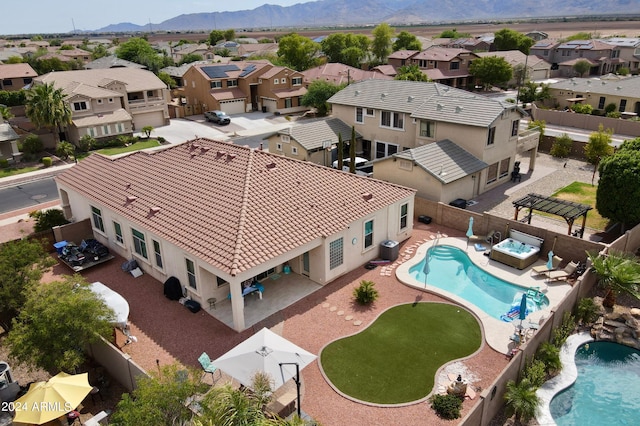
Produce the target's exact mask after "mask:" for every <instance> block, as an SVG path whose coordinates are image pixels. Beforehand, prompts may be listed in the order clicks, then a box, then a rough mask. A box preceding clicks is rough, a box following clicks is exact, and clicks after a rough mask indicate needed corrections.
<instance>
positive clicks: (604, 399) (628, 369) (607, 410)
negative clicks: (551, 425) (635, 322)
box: [550, 342, 640, 426]
mask: <svg viewBox="0 0 640 426" xmlns="http://www.w3.org/2000/svg"><path fill="white" fill-rule="evenodd" d="M575 361H576V367H577V369H578V378H577V379H576V381H575V383H574V384H573V385H572V386H570V387H568V388H567V389H565V390H564V391H562V392H560V393H559V394H557V395H556V396H555V397H554V398H553V399H552V400H551V405H550V409H551V415H552V416H553V419H554V420H555V421H556V423H557V424H558V425H559V426H568V425H581V426H585V425H594V426H595V425H598V426H599V425H637V424H638V416H639V414H638V413H640V397H639V395H640V351H638V350H636V349H633V348H630V347H628V346H624V345H619V344H617V343H612V342H591V343H587V344H584V345H582V346H580V347H579V348H578V350H577V351H576V356H575Z"/></svg>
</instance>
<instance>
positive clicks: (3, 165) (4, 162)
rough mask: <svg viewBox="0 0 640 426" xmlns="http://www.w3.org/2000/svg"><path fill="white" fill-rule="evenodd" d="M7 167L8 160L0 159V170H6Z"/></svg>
mask: <svg viewBox="0 0 640 426" xmlns="http://www.w3.org/2000/svg"><path fill="white" fill-rule="evenodd" d="M7 167H9V160H7V159H6V158H0V169H6V168H7Z"/></svg>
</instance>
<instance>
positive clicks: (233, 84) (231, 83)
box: [227, 80, 238, 87]
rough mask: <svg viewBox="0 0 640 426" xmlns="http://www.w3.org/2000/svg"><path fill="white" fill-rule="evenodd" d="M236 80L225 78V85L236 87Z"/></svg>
mask: <svg viewBox="0 0 640 426" xmlns="http://www.w3.org/2000/svg"><path fill="white" fill-rule="evenodd" d="M237 86H238V80H227V87H237Z"/></svg>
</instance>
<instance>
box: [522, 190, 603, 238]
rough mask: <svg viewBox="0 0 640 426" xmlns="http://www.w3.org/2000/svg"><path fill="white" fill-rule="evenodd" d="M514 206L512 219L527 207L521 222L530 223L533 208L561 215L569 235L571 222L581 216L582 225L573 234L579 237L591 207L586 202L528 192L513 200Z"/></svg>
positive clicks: (571, 226)
mask: <svg viewBox="0 0 640 426" xmlns="http://www.w3.org/2000/svg"><path fill="white" fill-rule="evenodd" d="M513 205H514V207H515V208H516V212H515V216H514V218H513V220H518V214H519V213H520V210H521V209H523V208H528V209H529V214H528V215H527V216H526V217H525V218H523V220H522V221H523V222H524V221H525V220H526V221H527V223H528V224H529V225H531V215H532V213H533V211H534V210H537V211H540V212H544V213H549V214H554V215H556V216H561V217H563V218H564V220H565V221H566V222H567V224H568V225H569V231H568V232H567V235H571V231H572V228H573V223H574V222H575V220H576V219H577V218H579V217H580V216H582V227H581V228H580V230H579V231H576V234H574V235H580V238H582V236H583V235H584V228H585V225H586V223H587V213H588V212H589V210H591V209H593V207H591V206H588V205H586V204H580V203H574V202H573V201H567V200H561V199H559V198H553V197H545V196H544V195H539V194H529V195H527V196H525V197H522V198H520V199H519V200H516V201H514V202H513Z"/></svg>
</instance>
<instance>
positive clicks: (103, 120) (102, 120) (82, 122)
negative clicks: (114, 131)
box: [73, 108, 133, 127]
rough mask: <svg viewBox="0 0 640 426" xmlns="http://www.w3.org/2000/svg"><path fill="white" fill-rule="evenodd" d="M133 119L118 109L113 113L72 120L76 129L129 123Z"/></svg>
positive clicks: (125, 111) (123, 110) (121, 109)
mask: <svg viewBox="0 0 640 426" xmlns="http://www.w3.org/2000/svg"><path fill="white" fill-rule="evenodd" d="M131 120H133V118H132V117H131V115H130V114H129V113H128V112H127V110H125V109H123V108H120V109H117V110H115V111H113V112H109V113H102V114H95V115H88V116H86V117H80V118H74V119H73V124H75V125H76V127H88V126H102V125H103V124H110V123H121V122H123V121H131Z"/></svg>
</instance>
